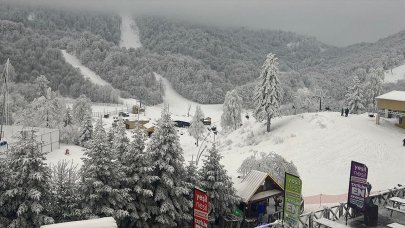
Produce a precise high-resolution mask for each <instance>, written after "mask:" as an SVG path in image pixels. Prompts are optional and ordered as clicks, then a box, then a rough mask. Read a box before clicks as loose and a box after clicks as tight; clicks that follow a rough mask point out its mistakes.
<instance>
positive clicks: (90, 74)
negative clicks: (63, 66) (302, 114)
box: [61, 50, 137, 107]
mask: <svg viewBox="0 0 405 228" xmlns="http://www.w3.org/2000/svg"><path fill="white" fill-rule="evenodd" d="M61 51H62V55H63V58H64V59H65V61H66V62H67V63H69V64H70V65H72V67H74V68H76V69H79V71H80V73H81V74H82V75H83V77H84V78H87V79H89V80H90V81H91V82H92V83H94V84H96V85H100V86H107V85H108V86H111V84H110V83H109V82H107V81H105V80H104V79H102V78H101V77H100V76H99V75H98V74H96V72H94V71H93V70H91V69H89V68H88V67H86V66H84V65H83V64H82V63H81V62H80V60H79V59H78V58H77V57H76V56H74V55H71V54H69V53H68V52H66V50H61ZM111 87H112V86H111ZM119 100H120V101H121V102H122V103H123V104H125V105H128V106H129V107H131V106H132V105H134V104H136V103H137V101H136V100H135V99H131V98H122V97H119Z"/></svg>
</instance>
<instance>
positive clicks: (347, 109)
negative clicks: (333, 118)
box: [345, 108, 349, 117]
mask: <svg viewBox="0 0 405 228" xmlns="http://www.w3.org/2000/svg"><path fill="white" fill-rule="evenodd" d="M348 115H349V108H346V109H345V117H347V116H348Z"/></svg>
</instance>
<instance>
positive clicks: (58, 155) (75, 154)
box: [46, 144, 84, 167]
mask: <svg viewBox="0 0 405 228" xmlns="http://www.w3.org/2000/svg"><path fill="white" fill-rule="evenodd" d="M66 149H68V150H69V155H65V150H66ZM83 153H84V148H83V147H80V146H76V145H66V144H60V149H56V150H54V151H52V152H50V153H48V154H47V155H46V162H47V163H48V164H51V165H55V164H56V163H58V161H61V160H64V159H65V160H67V161H69V162H70V161H73V163H74V164H77V165H78V167H81V166H82V164H83V162H82V160H81V158H82V157H83Z"/></svg>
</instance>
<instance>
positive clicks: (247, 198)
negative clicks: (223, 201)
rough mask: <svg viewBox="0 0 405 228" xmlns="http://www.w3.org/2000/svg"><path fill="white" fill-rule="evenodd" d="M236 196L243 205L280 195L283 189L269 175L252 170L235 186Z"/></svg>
mask: <svg viewBox="0 0 405 228" xmlns="http://www.w3.org/2000/svg"><path fill="white" fill-rule="evenodd" d="M235 188H236V194H237V195H238V196H239V197H240V198H242V201H243V202H245V203H248V202H254V201H259V200H263V199H266V198H269V197H272V196H276V195H280V194H281V193H282V192H283V188H282V187H281V186H280V185H278V184H277V182H276V181H275V180H274V178H272V177H271V175H270V174H268V173H265V172H261V171H257V170H252V171H250V172H249V173H248V174H247V175H246V177H245V178H243V180H242V181H241V182H240V183H236V184H235Z"/></svg>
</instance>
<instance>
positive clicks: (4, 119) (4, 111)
mask: <svg viewBox="0 0 405 228" xmlns="http://www.w3.org/2000/svg"><path fill="white" fill-rule="evenodd" d="M9 68H10V60H9V59H7V62H6V64H5V65H4V69H3V73H2V74H1V78H0V84H1V86H2V87H1V94H0V99H1V101H0V102H1V104H2V105H1V110H0V112H1V117H0V121H1V123H0V124H1V127H0V147H2V146H7V141H5V140H4V132H3V125H8V87H7V80H8V74H9Z"/></svg>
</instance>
